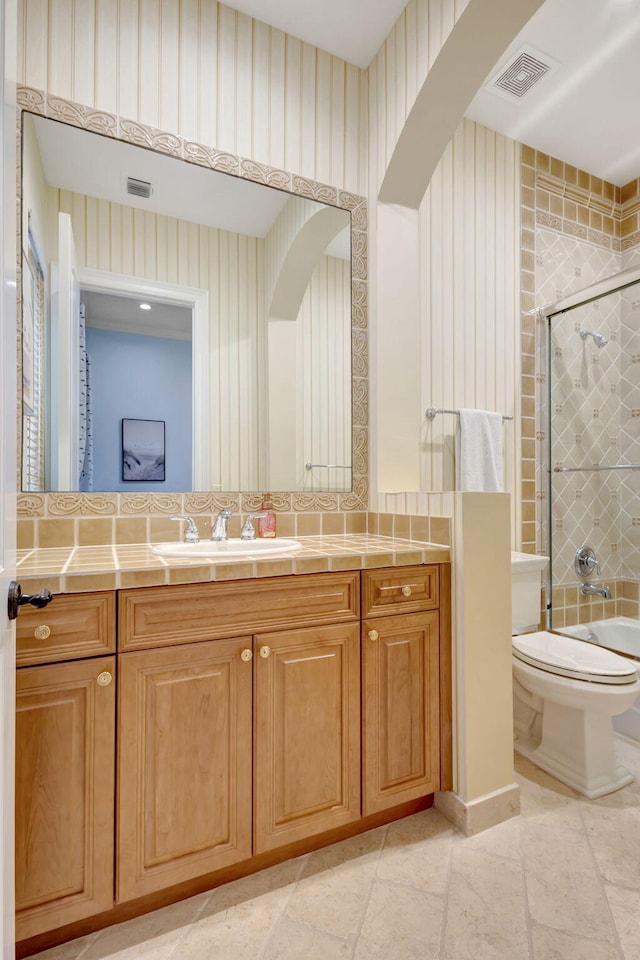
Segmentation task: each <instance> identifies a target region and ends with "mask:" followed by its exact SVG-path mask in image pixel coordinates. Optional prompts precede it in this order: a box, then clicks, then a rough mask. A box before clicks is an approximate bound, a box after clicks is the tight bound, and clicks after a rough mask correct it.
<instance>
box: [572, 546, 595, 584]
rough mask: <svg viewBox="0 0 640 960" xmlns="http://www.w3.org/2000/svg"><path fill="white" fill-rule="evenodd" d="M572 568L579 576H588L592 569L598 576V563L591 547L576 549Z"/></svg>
mask: <svg viewBox="0 0 640 960" xmlns="http://www.w3.org/2000/svg"><path fill="white" fill-rule="evenodd" d="M574 569H575V571H576V573H577V574H578V576H580V577H589V576H590V575H591V574H592V573H593V572H594V571H595V572H596V574H597V575H598V576H600V564H599V563H598V558H597V557H596V552H595V550H594V549H593V547H580V549H579V550H576V555H575V558H574Z"/></svg>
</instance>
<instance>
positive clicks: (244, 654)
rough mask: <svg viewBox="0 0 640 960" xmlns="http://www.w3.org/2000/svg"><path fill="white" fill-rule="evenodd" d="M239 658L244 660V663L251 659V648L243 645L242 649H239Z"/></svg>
mask: <svg viewBox="0 0 640 960" xmlns="http://www.w3.org/2000/svg"><path fill="white" fill-rule="evenodd" d="M240 659H241V660H244V662H245V663H248V662H249V660H253V650H251V649H250V648H249V647H245V648H244V650H241V651H240Z"/></svg>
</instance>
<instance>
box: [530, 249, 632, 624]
mask: <svg viewBox="0 0 640 960" xmlns="http://www.w3.org/2000/svg"><path fill="white" fill-rule="evenodd" d="M638 281H640V267H631V268H630V269H628V270H622V271H621V272H620V273H614V274H612V275H611V276H609V277H605V278H604V279H603V280H599V281H598V282H597V283H593V284H590V285H589V286H588V287H583V288H582V289H581V290H577V291H576V292H575V293H572V294H569V296H567V297H563V299H562V300H558V301H556V302H555V303H551V304H547V305H546V306H544V307H539V308H538V309H537V310H536V313H537V315H538V317H539V318H540V319H545V320H546V322H547V334H546V337H547V363H546V367H547V391H546V393H547V417H546V424H547V436H548V444H547V487H548V496H547V510H546V522H547V542H548V549H549V563H548V566H547V583H546V590H547V594H546V604H545V606H546V610H545V629H547V630H551V631H553V626H552V615H553V527H552V519H553V517H552V510H553V502H552V496H551V494H552V489H553V488H552V479H553V472H554V471H553V460H552V457H551V447H552V434H551V408H552V404H551V386H552V382H551V373H552V365H551V321H552V319H553V318H554V317H557V316H559V315H560V314H563V313H569V312H570V311H572V310H575V309H577V308H578V307H583V306H585V305H586V304H588V303H593V301H595V300H600V299H602V297H606V296H608V295H609V294H611V293H619V292H620V291H622V290H625V289H626V288H627V287H631V286H633V285H634V284H635V283H638ZM624 466H625V467H626V468H627V469H628V468H629V465H627V464H625V465H624ZM589 469H590V468H585V472H587V470H589ZM608 469H620V468H615V467H614V468H611V467H610V468H608ZM554 632H555V633H561V632H562V631H561V630H558V629H557V628H556V630H555V631H554Z"/></svg>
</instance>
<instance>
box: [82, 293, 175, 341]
mask: <svg viewBox="0 0 640 960" xmlns="http://www.w3.org/2000/svg"><path fill="white" fill-rule="evenodd" d="M80 300H81V302H82V303H84V306H85V316H86V320H87V326H88V327H99V328H100V329H101V330H118V331H120V332H121V333H138V334H142V335H143V336H149V337H166V338H167V339H169V340H191V310H190V309H189V308H188V307H180V306H176V304H173V303H159V302H157V301H155V300H147V301H142V300H140V299H133V298H132V297H126V296H119V295H117V294H111V293H98V292H97V291H94V290H82V291H81V292H80ZM143 302H146V303H148V304H149V305H150V307H151V310H141V309H140V304H141V303H143Z"/></svg>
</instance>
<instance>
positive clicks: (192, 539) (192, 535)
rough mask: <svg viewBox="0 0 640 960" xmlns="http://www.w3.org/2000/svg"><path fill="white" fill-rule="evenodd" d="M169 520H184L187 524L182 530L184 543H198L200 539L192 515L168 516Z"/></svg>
mask: <svg viewBox="0 0 640 960" xmlns="http://www.w3.org/2000/svg"><path fill="white" fill-rule="evenodd" d="M169 519H170V520H184V521H185V523H186V524H187V529H186V530H185V532H184V542H185V543H198V542H199V540H200V532H199V531H198V528H197V527H196V524H195V521H194V519H193V517H182V516H175V517H169Z"/></svg>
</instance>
